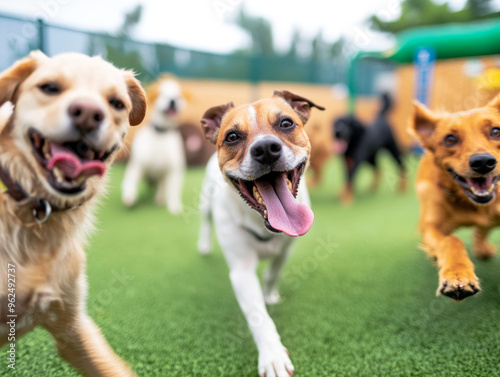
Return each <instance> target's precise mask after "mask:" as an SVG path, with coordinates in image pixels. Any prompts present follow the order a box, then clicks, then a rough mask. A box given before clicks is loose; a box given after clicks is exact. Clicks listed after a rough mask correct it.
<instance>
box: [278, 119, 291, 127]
mask: <svg viewBox="0 0 500 377" xmlns="http://www.w3.org/2000/svg"><path fill="white" fill-rule="evenodd" d="M280 127H281V128H290V127H293V121H292V120H291V119H283V120H282V121H281V123H280Z"/></svg>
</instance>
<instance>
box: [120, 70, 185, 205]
mask: <svg viewBox="0 0 500 377" xmlns="http://www.w3.org/2000/svg"><path fill="white" fill-rule="evenodd" d="M146 92H147V94H148V101H149V104H150V106H149V111H148V116H147V120H146V121H145V124H144V126H143V127H142V128H141V129H140V130H139V131H137V134H136V135H135V138H134V141H133V143H132V149H131V153H130V160H129V162H128V165H127V170H126V172H125V177H124V179H123V183H122V200H123V203H124V204H125V205H127V206H131V205H133V204H134V203H135V201H136V199H137V186H138V185H139V181H140V180H141V179H143V178H146V179H148V180H149V181H150V182H153V183H154V184H156V186H157V188H156V203H157V204H159V205H164V204H167V208H168V210H169V211H170V213H173V214H178V213H180V212H181V211H182V198H181V196H182V183H183V180H184V170H185V166H186V157H185V154H184V143H183V141H182V136H181V133H180V131H179V122H178V118H179V113H181V112H182V111H183V110H184V108H185V106H186V101H185V100H184V96H183V94H182V90H181V87H180V85H179V83H178V82H177V80H176V79H175V78H174V77H173V76H171V75H165V76H163V77H162V78H161V79H160V80H159V81H158V82H156V83H154V84H153V85H151V86H150V87H149V88H148V89H147V91H146Z"/></svg>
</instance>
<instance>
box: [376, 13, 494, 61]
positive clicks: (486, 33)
mask: <svg viewBox="0 0 500 377" xmlns="http://www.w3.org/2000/svg"><path fill="white" fill-rule="evenodd" d="M396 41H397V42H396V51H389V52H386V53H384V55H385V56H386V57H388V58H390V59H391V60H394V61H396V62H398V63H411V62H413V59H414V54H415V51H416V50H417V49H418V48H419V47H423V46H425V47H433V48H434V49H435V50H436V54H437V59H451V58H462V57H468V56H483V55H495V54H500V19H498V18H497V19H494V20H490V21H483V22H477V23H466V24H445V25H439V26H432V27H422V28H416V29H411V30H408V31H404V32H401V33H399V34H398V35H397V36H396Z"/></svg>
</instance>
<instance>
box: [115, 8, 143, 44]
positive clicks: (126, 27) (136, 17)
mask: <svg viewBox="0 0 500 377" xmlns="http://www.w3.org/2000/svg"><path fill="white" fill-rule="evenodd" d="M141 18H142V4H138V5H136V7H135V8H134V9H132V10H131V11H130V12H128V13H125V15H124V19H123V23H122V25H121V26H120V29H119V30H118V35H119V36H122V37H127V38H130V36H131V34H132V30H133V29H134V27H136V26H137V25H138V24H139V23H140V22H141Z"/></svg>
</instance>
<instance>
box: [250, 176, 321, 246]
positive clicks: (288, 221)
mask: <svg viewBox="0 0 500 377" xmlns="http://www.w3.org/2000/svg"><path fill="white" fill-rule="evenodd" d="M255 185H256V186H257V189H258V190H259V193H260V195H261V196H262V198H263V199H264V202H265V204H266V208H267V219H268V221H269V224H271V226H272V227H273V228H274V229H276V230H280V231H282V232H283V233H285V234H286V235H288V236H291V237H297V236H302V235H304V234H306V233H307V231H308V230H309V229H310V228H311V225H312V223H313V220H314V214H313V212H312V211H311V209H310V208H309V207H308V206H307V205H305V204H300V203H298V202H297V200H296V199H295V198H294V197H293V195H292V193H291V192H290V190H289V188H288V185H287V183H286V177H285V174H280V175H279V176H278V177H277V178H276V179H275V181H274V183H273V184H272V183H270V182H267V181H255Z"/></svg>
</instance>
